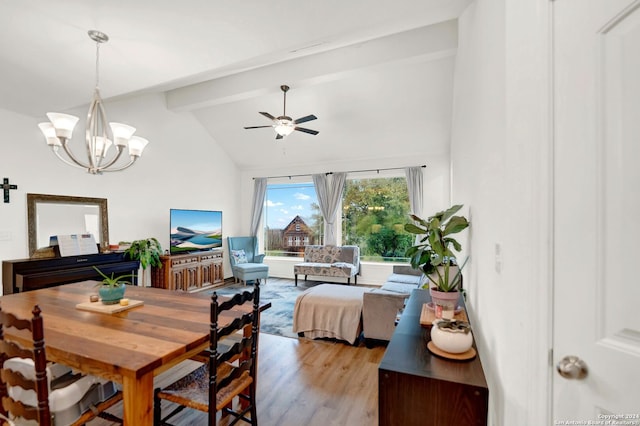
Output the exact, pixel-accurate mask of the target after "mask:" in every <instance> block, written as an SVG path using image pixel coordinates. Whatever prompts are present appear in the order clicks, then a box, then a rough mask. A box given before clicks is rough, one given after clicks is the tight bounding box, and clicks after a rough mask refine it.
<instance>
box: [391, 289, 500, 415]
mask: <svg viewBox="0 0 640 426" xmlns="http://www.w3.org/2000/svg"><path fill="white" fill-rule="evenodd" d="M430 301H431V297H430V296H429V292H428V290H422V289H417V290H414V291H413V292H412V293H411V297H410V298H409V300H408V302H407V305H406V308H405V310H404V313H403V314H402V317H401V319H400V322H399V323H398V326H397V328H396V330H395V331H394V333H393V336H392V337H391V341H390V342H389V345H388V346H387V351H386V352H385V355H384V358H382V361H381V362H380V366H379V368H378V387H379V389H378V391H379V392H378V411H379V424H380V426H395V425H403V426H407V425H420V426H424V425H438V426H446V425H456V426H457V425H486V424H487V414H488V404H489V388H488V387H487V382H486V380H485V376H484V372H483V370H482V364H481V362H480V354H478V355H477V356H476V357H475V358H474V359H473V360H470V361H452V360H447V359H444V358H440V357H438V356H436V355H433V354H431V352H429V350H428V349H427V343H428V342H429V340H431V336H430V328H424V327H422V326H420V313H421V310H422V305H423V304H424V303H428V302H430ZM460 305H461V306H464V302H463V301H462V297H461V298H460ZM472 329H473V327H472ZM474 347H475V343H474ZM476 349H477V348H476Z"/></svg>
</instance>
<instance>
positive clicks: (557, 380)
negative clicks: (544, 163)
mask: <svg viewBox="0 0 640 426" xmlns="http://www.w3.org/2000/svg"><path fill="white" fill-rule="evenodd" d="M553 31H554V35H553V40H554V42H553V61H554V65H553V75H554V90H553V94H554V108H555V112H554V120H555V123H554V130H555V135H554V136H555V141H554V146H555V148H554V156H555V158H554V173H555V175H554V183H555V185H554V189H555V193H554V242H553V247H554V271H555V274H554V318H553V324H554V331H553V364H554V366H555V365H557V364H558V363H561V362H562V360H563V358H565V357H567V356H575V357H576V359H579V360H581V362H583V363H584V366H586V367H585V368H586V369H587V374H586V377H584V378H583V379H578V378H573V379H571V378H564V377H562V376H561V375H560V374H559V373H558V372H557V371H555V367H554V372H553V413H552V416H553V420H554V421H556V424H562V423H560V422H561V421H566V420H572V421H578V422H580V423H573V424H636V425H640V276H639V266H640V0H636V1H631V0H555V1H554V2H553ZM566 364H567V365H565V367H566V372H567V375H569V376H570V375H572V374H574V375H578V373H579V371H580V366H579V365H578V364H579V363H571V362H569V363H566ZM611 416H622V417H611ZM625 416H626V418H625ZM608 420H609V421H610V422H609V423H606V422H607V421H608ZM589 421H591V422H593V423H588V422H589ZM598 422H601V423H598ZM616 422H623V423H616ZM625 422H626V423H625ZM564 424H567V423H564Z"/></svg>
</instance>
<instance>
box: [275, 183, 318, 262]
mask: <svg viewBox="0 0 640 426" xmlns="http://www.w3.org/2000/svg"><path fill="white" fill-rule="evenodd" d="M265 200H266V201H265V209H264V212H265V213H264V215H265V217H264V223H265V239H264V241H265V251H266V253H267V255H269V256H302V254H303V252H304V246H305V245H308V244H322V240H323V235H324V220H323V219H322V214H321V213H320V208H319V207H318V198H317V196H316V191H315V188H314V187H313V182H303V183H290V184H271V185H267V193H266V196H265Z"/></svg>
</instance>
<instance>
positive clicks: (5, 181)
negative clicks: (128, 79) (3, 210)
mask: <svg viewBox="0 0 640 426" xmlns="http://www.w3.org/2000/svg"><path fill="white" fill-rule="evenodd" d="M2 189H3V190H4V202H5V203H8V202H9V190H10V189H18V185H13V184H10V183H9V178H4V179H2Z"/></svg>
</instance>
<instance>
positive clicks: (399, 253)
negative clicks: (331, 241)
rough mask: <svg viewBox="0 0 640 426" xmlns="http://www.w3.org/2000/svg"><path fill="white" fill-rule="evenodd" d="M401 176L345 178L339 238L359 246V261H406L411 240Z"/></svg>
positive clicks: (406, 195)
mask: <svg viewBox="0 0 640 426" xmlns="http://www.w3.org/2000/svg"><path fill="white" fill-rule="evenodd" d="M409 212H410V210H409V193H408V190H407V181H406V179H405V178H404V177H392V178H376V179H347V181H346V183H345V189H344V195H343V199H342V239H343V243H344V244H350V245H357V246H358V247H360V256H361V258H362V260H369V261H406V258H405V256H404V253H405V251H406V250H407V248H409V247H410V246H411V243H412V241H413V237H412V236H411V235H410V234H408V233H407V232H405V231H404V224H405V223H407V221H408V219H409Z"/></svg>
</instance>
